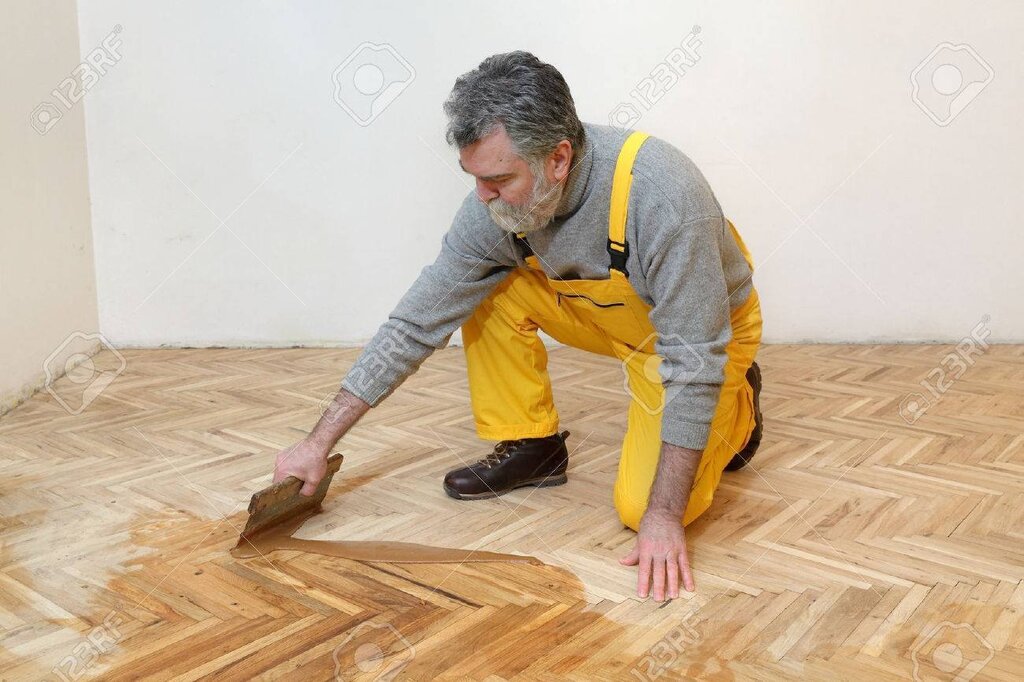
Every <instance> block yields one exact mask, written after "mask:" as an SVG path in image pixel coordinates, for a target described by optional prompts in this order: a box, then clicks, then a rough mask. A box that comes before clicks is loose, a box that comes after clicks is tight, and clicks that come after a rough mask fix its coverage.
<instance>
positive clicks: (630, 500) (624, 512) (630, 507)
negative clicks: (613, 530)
mask: <svg viewBox="0 0 1024 682" xmlns="http://www.w3.org/2000/svg"><path fill="white" fill-rule="evenodd" d="M614 498H615V511H616V512H618V514H619V520H620V521H622V525H624V526H626V527H627V528H632V529H633V530H635V531H639V530H640V519H642V518H643V517H644V512H645V511H646V510H647V500H646V499H645V500H642V501H637V500H636V498H634V497H632V496H630V495H628V494H626V493H625V492H624V491H623V490H622V488H621V487H620V486H618V485H616V487H615V493H614Z"/></svg>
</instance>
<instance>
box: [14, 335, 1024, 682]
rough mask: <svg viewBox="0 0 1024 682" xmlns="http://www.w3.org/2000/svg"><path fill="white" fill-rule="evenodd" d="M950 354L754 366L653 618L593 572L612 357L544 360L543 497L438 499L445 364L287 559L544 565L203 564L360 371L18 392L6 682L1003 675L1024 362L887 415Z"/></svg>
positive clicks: (282, 365)
mask: <svg viewBox="0 0 1024 682" xmlns="http://www.w3.org/2000/svg"><path fill="white" fill-rule="evenodd" d="M951 350H953V347H952V346H924V345H922V346H911V345H898V346H842V345H839V346H835V345H828V346H825V345H820V346H819V345H800V346H765V347H763V348H762V350H761V352H760V354H759V356H758V361H759V363H760V364H761V366H762V372H763V376H764V384H765V387H764V392H763V394H762V407H763V410H764V413H765V438H764V442H763V444H762V446H761V449H760V451H759V453H758V455H757V457H756V458H755V460H754V462H753V464H752V466H751V467H748V468H747V469H745V470H742V471H739V472H734V473H727V474H726V475H725V478H724V480H723V483H722V486H721V488H720V489H719V492H718V495H717V497H716V500H715V503H714V505H713V506H712V508H711V510H710V511H709V512H708V513H707V514H706V515H705V516H704V517H703V518H701V519H699V520H698V521H697V522H696V523H695V524H694V525H693V526H691V527H690V528H689V529H688V534H687V537H688V541H689V544H690V547H691V557H692V560H693V564H694V569H695V576H696V582H697V592H696V593H695V594H693V595H684V597H683V598H680V599H678V600H675V601H672V602H668V603H657V602H654V601H653V600H647V601H644V602H641V601H638V600H637V599H636V598H635V583H636V576H635V569H633V568H630V567H623V566H621V565H619V563H618V561H617V559H618V558H619V557H620V556H622V555H624V554H625V553H626V552H627V551H628V550H629V549H630V547H631V546H632V543H633V539H634V537H635V534H634V533H633V532H632V531H630V530H628V529H625V528H623V527H622V525H621V524H620V523H619V521H618V518H617V516H616V514H615V511H614V509H613V507H612V500H611V491H612V483H613V481H614V478H615V472H616V466H617V457H618V446H619V442H620V440H621V438H622V433H623V429H624V428H625V408H626V405H627V400H628V396H627V395H626V394H625V393H624V392H623V389H622V374H621V371H620V369H619V367H618V366H617V364H616V363H615V362H614V361H613V360H611V359H609V358H603V357H597V356H593V355H588V354H585V353H583V352H581V351H578V350H575V349H570V348H559V349H556V350H553V351H552V352H551V360H550V366H549V369H550V371H551V375H552V380H553V383H554V386H555V395H556V402H557V404H558V406H559V410H560V412H561V418H562V427H563V428H567V429H569V430H570V431H571V432H572V435H571V436H570V439H569V445H570V451H571V453H572V454H571V458H570V470H569V483H568V484H567V485H565V486H561V487H556V488H546V489H540V490H538V489H533V488H525V489H521V490H518V491H516V492H514V493H512V494H509V495H507V496H504V497H501V498H496V499H491V500H481V501H474V502H459V501H455V500H452V499H449V498H448V497H446V496H445V495H444V493H443V492H442V490H441V478H442V476H443V475H444V473H445V472H446V471H447V470H449V469H451V468H453V467H455V466H460V465H461V464H462V463H463V462H468V461H470V460H474V459H476V458H478V457H480V456H482V455H483V454H484V453H485V452H486V451H489V450H490V446H491V444H490V443H485V442H482V441H479V440H478V439H477V438H476V436H475V433H474V431H473V428H472V416H471V413H470V410H469V399H468V387H467V383H466V377H465V371H464V369H465V365H464V361H463V356H462V350H461V349H460V348H448V349H445V350H443V351H439V352H438V353H436V354H435V355H434V356H432V357H431V358H430V359H429V360H428V361H427V362H426V363H425V364H424V365H423V367H422V368H421V370H420V371H419V372H418V373H417V374H416V375H415V376H413V377H412V378H411V379H410V380H409V381H408V382H407V383H406V384H405V385H403V386H402V387H401V388H400V389H399V390H398V392H396V394H395V395H393V396H392V397H391V398H390V399H388V400H387V401H385V402H384V403H383V404H382V405H381V406H379V407H378V408H375V409H374V410H371V411H370V413H369V414H368V415H367V416H366V417H365V418H364V419H363V421H362V422H360V424H359V425H358V426H357V427H356V428H355V429H354V430H353V431H352V432H351V433H350V434H349V435H348V436H346V437H345V438H344V439H343V440H342V441H341V442H340V443H339V446H338V449H339V450H340V451H341V452H343V453H344V454H345V456H346V459H345V463H344V465H343V467H342V470H341V473H340V474H339V475H338V477H337V478H336V479H335V484H334V486H333V488H332V491H331V493H330V494H329V496H328V498H327V501H326V503H325V510H326V513H325V514H323V515H321V516H320V517H318V518H316V519H314V520H313V521H311V522H310V523H309V524H308V525H307V527H306V528H305V529H304V530H303V532H302V535H303V536H305V537H317V538H324V539H376V540H398V541H411V542H420V543H428V544H436V545H443V546H449V547H464V548H479V549H486V550H491V551H500V552H513V553H521V554H532V555H534V556H537V557H538V558H540V559H542V560H543V561H545V562H546V564H547V565H546V566H543V567H537V566H529V565H506V564H500V565H499V564H473V565H463V566H452V565H398V564H373V563H360V562H352V561H346V560H340V559H335V558H330V557H321V556H313V555H304V554H299V553H295V552H278V553H274V554H272V555H270V556H269V557H267V558H263V559H252V560H244V561H239V560H235V559H232V558H231V557H230V556H229V555H228V553H227V550H228V549H229V548H230V547H231V546H232V545H233V544H234V541H235V538H236V537H237V533H238V529H239V528H240V527H241V525H242V524H243V523H244V519H245V505H246V504H247V501H248V498H249V495H250V494H251V493H252V492H253V491H254V490H256V489H258V488H260V487H263V486H264V485H265V484H266V483H267V481H268V480H269V474H270V469H271V466H272V460H273V455H274V453H275V452H276V451H277V450H278V449H280V448H283V447H285V446H288V445H290V444H291V443H293V442H294V441H295V440H297V439H298V438H300V437H302V436H303V435H305V434H306V433H307V431H308V429H309V428H310V427H311V426H312V424H313V423H314V422H315V420H316V418H317V417H318V416H319V412H318V409H319V405H320V403H321V401H322V400H323V399H324V398H326V397H329V396H330V395H331V394H332V393H333V391H335V390H336V389H337V384H338V382H339V381H340V379H341V377H342V376H343V374H344V372H345V370H346V369H347V367H348V366H349V365H350V364H351V362H352V361H353V360H354V359H355V357H356V355H357V354H358V350H357V349H338V350H324V349H267V350H244V349H208V350H181V349H162V350H125V351H122V354H123V356H124V358H125V360H126V363H127V366H126V369H125V371H124V372H123V373H122V374H121V375H119V376H117V378H116V379H115V380H114V381H113V382H112V383H111V384H110V385H109V386H108V387H107V388H106V389H105V390H104V391H103V392H102V393H101V394H100V395H99V396H98V397H97V398H96V399H95V400H94V401H93V402H92V403H91V404H89V405H88V407H87V408H86V409H84V410H83V411H82V412H81V414H77V415H74V414H69V413H68V412H67V411H65V409H63V408H62V407H61V405H60V403H59V402H58V401H57V400H56V399H55V398H54V396H53V395H51V394H50V393H49V392H47V391H45V390H44V391H41V392H39V393H37V394H36V395H35V396H33V397H32V398H31V399H30V400H28V401H27V402H26V403H24V404H22V405H20V406H19V407H17V408H16V409H15V410H13V411H12V412H10V413H9V414H7V415H5V416H4V417H2V418H0V467H2V475H0V627H2V631H0V677H2V678H3V679H12V680H20V679H42V678H46V679H86V678H96V679H108V680H119V679H140V678H153V679H179V680H192V679H204V678H210V679H239V680H241V679H246V680H247V679H302V680H318V679H334V678H335V675H337V678H338V679H350V678H352V679H375V678H378V679H388V676H397V679H411V680H420V679H423V680H428V679H480V680H493V681H496V680H503V679H508V680H511V679H517V680H532V679H550V680H556V679H558V680H561V679H580V680H585V679H598V680H604V679H607V680H613V679H614V680H622V679H627V680H629V679H641V680H644V679H656V678H657V679H692V678H696V679H771V678H779V677H787V678H791V677H800V678H807V679H829V680H834V679H870V680H886V679H907V678H910V677H915V678H916V679H922V680H924V679H927V680H931V679H953V676H954V675H955V674H961V679H970V676H974V679H979V680H981V679H1005V680H1011V679H1013V680H1016V679H1020V678H1021V676H1022V673H1024V582H1022V579H1024V542H1022V540H1024V530H1022V529H1024V347H1021V346H991V347H989V349H988V350H987V352H986V353H984V354H983V355H981V356H976V357H975V358H974V360H975V362H974V363H973V365H972V366H970V367H969V368H968V369H967V371H966V372H964V374H963V376H961V377H960V378H959V379H957V380H956V381H954V382H953V383H952V386H951V387H949V388H948V390H946V391H945V392H944V393H943V394H942V395H941V398H940V399H938V400H935V399H934V397H933V396H932V397H931V404H930V405H929V407H928V409H927V410H926V411H925V412H924V413H923V414H920V415H918V416H917V418H916V419H913V418H911V419H904V418H902V417H901V414H900V406H901V403H903V404H904V408H905V409H904V411H905V412H906V400H905V397H906V396H907V395H908V394H910V393H913V392H923V391H924V389H922V387H921V386H920V385H919V382H920V381H921V380H923V379H925V377H927V376H928V375H929V372H930V371H932V370H933V368H934V367H937V366H939V363H940V361H941V360H942V359H943V357H944V356H946V355H947V354H948V353H949V352H950V351H951ZM105 355H106V356H109V355H111V354H110V352H109V351H106V352H105V353H103V354H101V355H99V356H97V357H96V358H95V359H94V361H95V364H96V365H98V366H100V365H103V364H104V363H105V362H106V363H107V364H116V363H112V362H111V360H112V358H110V357H104V356H105ZM54 389H55V390H56V391H57V393H58V394H61V393H64V394H68V393H74V392H75V391H79V390H81V385H79V384H76V383H75V382H74V381H72V377H64V378H62V379H61V380H60V381H59V382H57V384H56V385H55V387H54ZM375 655H376V656H383V658H374V656H375ZM382 673H383V677H380V675H381V674H382Z"/></svg>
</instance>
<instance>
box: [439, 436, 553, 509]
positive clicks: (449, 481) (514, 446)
mask: <svg viewBox="0 0 1024 682" xmlns="http://www.w3.org/2000/svg"><path fill="white" fill-rule="evenodd" d="M568 436H569V432H568V431H562V432H561V433H556V434H554V435H551V436H546V437H544V438H520V439H518V440H503V441H500V442H499V443H498V444H497V445H495V446H494V451H493V452H490V453H488V455H487V456H486V457H484V458H483V459H481V460H480V461H478V462H476V463H475V464H471V465H470V466H468V467H462V468H461V469H455V470H453V471H449V472H448V474H447V475H446V476H445V477H444V491H445V492H446V493H448V495H449V497H454V498H455V499H456V500H480V499H483V498H486V497H497V496H498V495H504V494H505V493H507V492H509V491H512V490H515V489H516V488H522V487H523V486H528V485H535V486H537V487H538V488H546V487H548V486H552V485H562V484H563V483H565V482H566V481H567V480H568V477H567V476H566V475H565V470H566V467H568V465H569V452H568V451H567V450H566V449H565V439H566V438H567V437H568Z"/></svg>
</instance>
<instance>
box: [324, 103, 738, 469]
mask: <svg viewBox="0 0 1024 682" xmlns="http://www.w3.org/2000/svg"><path fill="white" fill-rule="evenodd" d="M584 129H585V132H586V141H585V143H584V145H583V147H582V149H580V150H579V152H578V153H577V154H576V155H575V156H574V157H573V161H572V162H573V169H572V171H571V172H570V174H569V176H568V178H567V179H566V187H565V192H564V194H563V196H562V200H561V203H560V205H559V207H558V209H557V210H556V213H555V219H554V220H553V221H552V222H551V223H550V224H549V225H548V226H547V227H545V228H543V229H541V230H538V231H537V232H534V233H531V234H529V235H528V236H527V239H528V241H529V243H530V246H531V247H532V249H533V251H534V252H535V253H537V254H538V256H539V257H540V258H539V259H538V260H539V261H540V264H541V265H542V267H544V270H545V272H546V273H547V276H548V277H550V278H562V279H606V278H607V277H608V276H609V275H608V266H609V261H608V251H607V248H606V243H607V238H608V212H609V201H610V192H611V184H612V174H613V171H614V169H615V162H616V160H617V158H618V153H619V149H620V147H621V146H622V143H623V141H624V140H625V137H626V135H627V133H625V132H622V131H620V130H618V129H616V128H613V127H610V126H605V125H597V124H591V123H584ZM633 176H634V177H633V184H632V189H631V191H630V199H629V208H628V222H627V224H626V240H627V242H628V243H629V247H630V253H629V258H628V260H627V262H626V270H627V271H628V273H629V281H630V284H631V285H632V286H633V289H634V290H635V291H636V293H637V294H638V295H639V296H640V297H641V298H642V299H643V300H644V301H646V302H647V303H648V305H651V306H652V309H651V313H650V320H651V323H652V325H653V326H654V329H655V331H657V333H658V336H659V338H658V340H657V341H656V343H655V351H656V352H657V353H658V354H659V355H661V356H662V358H663V360H662V364H661V370H660V371H661V375H662V377H663V379H664V381H663V384H664V386H665V402H666V404H665V408H664V411H663V413H662V426H661V437H662V440H664V441H666V442H668V443H672V444H674V445H678V446H681V447H686V448H691V449H694V450H702V449H704V447H705V446H706V444H707V441H708V435H709V431H710V425H711V419H712V417H713V416H714V413H715V408H716V406H717V403H718V395H719V392H720V390H721V386H722V382H723V377H724V367H725V364H726V362H727V360H728V356H727V355H726V352H725V347H726V345H727V344H728V343H729V341H730V340H731V338H732V328H731V325H730V316H729V313H730V310H732V309H735V308H736V307H738V306H740V305H741V304H742V303H743V302H744V301H746V299H747V296H748V295H749V293H750V291H751V286H752V283H751V271H750V268H749V267H748V266H747V262H746V261H745V260H744V259H743V255H742V253H741V252H740V250H739V247H738V246H737V245H736V243H735V241H734V240H733V238H732V234H731V232H730V230H729V226H728V224H727V223H726V222H725V219H724V216H723V214H722V208H721V206H719V204H718V200H717V199H716V198H715V195H714V193H713V192H712V191H711V188H710V187H709V186H708V183H707V181H706V180H705V179H704V176H703V175H702V174H701V172H700V171H699V170H698V169H697V167H696V166H695V165H694V164H693V162H692V161H691V160H690V159H689V158H688V157H687V156H686V155H685V154H683V153H682V152H681V151H679V150H678V149H676V148H675V147H674V146H672V145H671V144H669V143H667V142H665V141H663V140H660V139H658V138H656V137H653V136H652V137H650V138H648V139H647V140H646V141H645V142H644V144H643V145H642V146H641V147H640V151H639V154H638V155H637V158H636V162H635V163H634V166H633ZM522 255H523V254H521V253H520V252H519V249H518V248H517V246H516V244H515V243H514V240H513V239H512V237H511V235H509V234H508V233H507V232H506V231H505V230H503V229H502V228H501V227H499V226H498V225H497V224H496V223H495V222H494V221H493V220H492V219H491V217H490V214H489V213H488V211H487V207H486V206H485V205H484V204H483V203H481V202H480V200H479V199H477V197H476V193H475V192H470V193H469V195H468V196H467V197H466V199H465V200H464V201H463V202H462V206H461V207H460V208H459V210H458V212H457V213H456V215H455V219H454V221H453V222H452V226H451V228H450V229H449V230H448V232H447V233H446V234H445V235H444V237H443V238H442V240H441V252H440V253H439V254H438V256H437V258H436V260H435V261H434V262H433V263H431V264H430V265H427V266H426V267H424V268H423V270H422V271H421V272H420V274H419V277H418V278H417V279H416V281H415V282H414V283H413V285H412V286H411V287H410V288H409V290H408V291H407V292H406V293H405V294H404V295H403V296H402V298H401V300H400V301H399V302H398V305H397V306H396V307H395V309H394V310H393V311H391V314H390V315H389V316H388V319H387V320H386V321H385V322H384V323H383V324H382V325H381V327H380V328H379V329H378V331H377V333H376V334H375V335H374V337H373V338H372V339H371V340H370V342H369V343H368V344H367V345H366V346H365V347H364V349H363V351H362V353H361V354H360V356H359V357H358V358H357V360H356V362H355V364H354V365H353V366H352V368H351V369H350V371H349V372H348V374H347V375H346V376H345V378H344V379H343V380H342V383H341V386H342V388H344V389H347V390H348V391H351V392H352V393H353V394H355V395H356V396H358V397H359V398H361V399H362V400H364V401H366V402H367V403H369V404H370V405H374V406H375V405H377V404H378V403H380V402H381V401H382V400H383V399H384V398H385V397H387V396H388V395H389V394H390V393H391V392H392V391H394V390H395V389H396V388H397V387H398V386H399V385H400V384H401V383H402V382H403V381H405V379H406V378H408V377H409V376H410V375H411V374H412V373H413V372H415V371H416V370H417V369H418V368H419V366H420V364H421V363H422V362H423V361H424V360H425V359H426V358H427V357H428V356H429V355H430V354H431V353H432V352H433V351H434V349H437V348H443V347H445V345H447V343H448V340H449V338H450V337H451V335H452V334H453V333H454V332H455V331H456V330H457V329H458V328H459V327H460V326H461V325H462V323H463V322H464V321H465V320H466V319H468V318H469V316H470V315H472V313H473V311H474V310H475V309H476V307H477V306H478V305H479V304H480V302H481V301H483V299H484V298H486V297H487V295H488V294H489V293H491V291H492V290H493V289H494V288H495V287H496V286H497V285H498V283H499V282H501V281H502V280H503V279H504V278H505V277H506V276H507V275H508V273H509V272H510V271H511V270H512V268H516V267H526V263H525V262H524V261H523V258H522ZM695 354H696V355H695ZM696 358H699V359H700V360H701V361H702V362H698V361H696ZM673 368H682V369H681V370H674V369H673ZM677 375H678V376H679V377H680V379H678V380H676V379H673V377H674V376H677ZM666 377H667V378H666ZM683 377H685V379H684V378H683ZM609 381H610V382H612V381H616V379H614V378H612V377H609Z"/></svg>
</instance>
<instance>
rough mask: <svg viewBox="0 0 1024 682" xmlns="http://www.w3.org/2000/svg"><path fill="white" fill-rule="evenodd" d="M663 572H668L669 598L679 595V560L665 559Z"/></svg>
mask: <svg viewBox="0 0 1024 682" xmlns="http://www.w3.org/2000/svg"><path fill="white" fill-rule="evenodd" d="M665 572H666V573H667V574H668V576H667V577H668V596H669V599H676V598H678V597H679V562H678V561H675V560H674V559H670V560H669V561H666V562H665Z"/></svg>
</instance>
